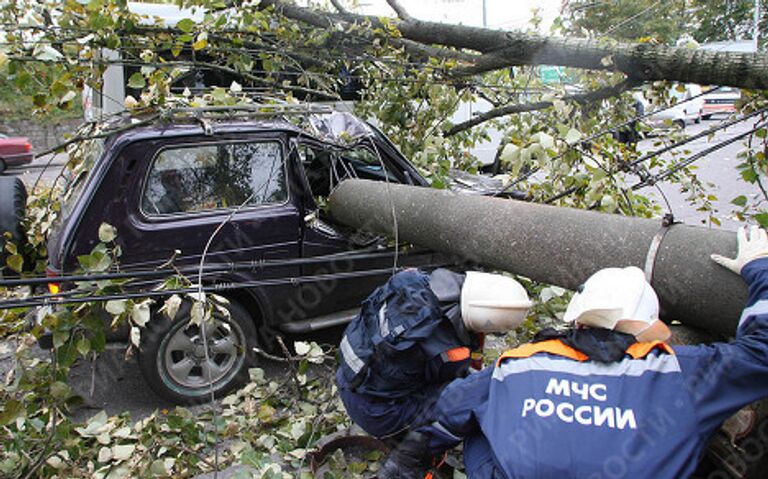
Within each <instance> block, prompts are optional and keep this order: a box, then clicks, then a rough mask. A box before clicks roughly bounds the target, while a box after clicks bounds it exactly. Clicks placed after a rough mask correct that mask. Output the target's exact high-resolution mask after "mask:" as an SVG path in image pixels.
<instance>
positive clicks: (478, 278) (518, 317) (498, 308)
mask: <svg viewBox="0 0 768 479" xmlns="http://www.w3.org/2000/svg"><path fill="white" fill-rule="evenodd" d="M460 303H461V317H462V320H463V321H464V326H465V327H466V328H467V329H468V330H470V331H475V332H478V333H497V332H503V331H509V330H512V329H515V328H516V327H518V326H520V324H521V323H522V322H523V321H524V320H525V318H526V316H527V315H528V310H529V309H530V308H531V306H532V305H533V303H531V301H530V300H529V299H528V293H526V292H525V288H523V286H522V285H521V284H520V283H518V282H517V281H515V280H514V279H512V278H509V277H507V276H502V275H500V274H490V273H481V272H479V271H469V272H468V273H467V278H466V279H465V280H464V285H463V286H462V288H461V299H460Z"/></svg>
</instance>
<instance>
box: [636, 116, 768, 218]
mask: <svg viewBox="0 0 768 479" xmlns="http://www.w3.org/2000/svg"><path fill="white" fill-rule="evenodd" d="M724 119H725V118H724V117H715V118H713V119H710V120H704V121H702V122H701V123H700V124H698V125H696V124H689V125H687V126H686V128H685V133H686V134H687V135H689V136H693V135H695V134H697V133H700V132H702V131H705V130H708V129H710V128H713V127H714V126H716V125H718V124H720V123H722V122H723V121H724ZM754 123H755V122H754V121H752V120H747V121H745V122H741V123H738V124H736V125H734V126H732V127H729V128H727V129H725V130H720V131H718V132H717V133H715V134H714V136H713V137H712V138H708V137H707V136H705V137H703V138H700V139H697V140H694V141H692V142H690V143H688V144H687V145H685V146H684V147H681V148H680V149H678V150H677V151H681V154H680V155H679V156H677V161H679V160H683V159H685V158H688V157H690V156H691V155H694V154H696V153H698V152H700V151H702V150H705V149H707V148H709V147H711V146H712V145H715V144H717V143H719V142H722V141H725V140H727V139H729V138H733V137H735V136H737V135H739V134H741V133H744V132H746V131H748V130H750V129H752V128H753V125H754ZM658 143H659V142H658V140H657V139H654V138H650V139H646V140H643V141H641V142H640V144H639V145H638V147H639V149H640V150H641V151H643V152H650V151H653V150H656V149H658V148H660V146H661V145H659V144H658ZM683 149H685V150H689V152H688V153H682V150H683ZM744 149H745V146H744V141H743V140H739V141H736V142H734V143H732V144H730V145H727V146H725V147H723V148H722V149H720V150H718V151H716V152H713V153H712V154H710V155H707V156H705V157H703V158H701V159H700V160H697V161H696V162H695V163H694V164H695V165H696V166H698V172H697V176H698V177H699V179H700V180H702V182H705V183H706V182H712V183H713V184H714V185H715V186H714V187H713V188H712V189H711V190H710V191H711V193H712V194H713V195H714V196H716V197H717V200H716V201H714V202H713V206H714V208H715V210H716V212H715V213H714V216H715V217H717V218H718V219H719V220H720V221H721V222H722V226H721V227H722V228H723V229H729V230H735V229H736V228H737V227H738V226H739V225H741V224H742V223H741V222H739V221H738V220H737V219H735V217H734V216H733V214H732V211H733V210H734V209H738V208H737V207H735V206H734V205H732V204H731V200H733V198H735V197H737V196H739V195H745V196H747V197H750V198H762V197H763V195H762V192H761V191H760V189H759V187H758V186H757V185H750V184H748V183H746V182H744V181H743V180H742V179H741V176H740V174H739V171H738V169H737V168H736V167H737V165H738V164H739V163H741V162H742V161H743V160H740V159H738V158H737V155H738V153H739V152H740V151H742V150H744ZM662 158H672V153H666V154H664V155H662ZM763 178H764V176H763ZM630 184H634V183H633V182H630ZM659 189H660V190H661V192H663V194H664V195H665V196H666V197H667V200H668V201H669V205H670V207H671V210H672V213H673V214H674V216H675V218H676V219H677V220H679V221H682V222H684V223H686V224H690V225H701V226H711V227H717V225H715V224H712V223H710V222H709V219H708V214H707V213H706V212H702V211H697V205H691V204H690V203H689V202H688V201H687V200H686V198H687V196H688V194H687V193H686V192H683V191H681V189H680V187H679V186H678V185H674V184H671V183H669V182H661V183H659V184H658V189H657V188H655V187H649V188H645V189H643V190H642V192H643V193H645V194H647V195H648V196H649V197H650V198H652V199H653V200H654V201H655V202H657V203H658V204H660V205H662V206H664V208H665V210H667V208H666V203H665V202H664V200H663V198H662V194H661V193H660V192H659Z"/></svg>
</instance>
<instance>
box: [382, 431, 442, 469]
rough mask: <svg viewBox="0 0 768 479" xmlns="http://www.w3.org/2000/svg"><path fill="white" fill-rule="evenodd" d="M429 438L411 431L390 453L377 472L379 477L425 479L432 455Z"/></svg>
mask: <svg viewBox="0 0 768 479" xmlns="http://www.w3.org/2000/svg"><path fill="white" fill-rule="evenodd" d="M428 442H429V438H428V437H427V436H425V435H424V434H421V433H418V432H416V431H411V432H409V433H408V434H407V435H406V436H405V438H404V439H403V441H402V442H401V443H400V444H398V445H397V447H396V448H394V449H393V450H392V452H390V453H389V456H387V459H386V460H385V461H384V465H382V466H381V469H379V472H378V474H377V476H378V478H379V479H423V478H424V475H425V474H426V473H427V469H428V468H429V464H430V462H431V457H430V456H429V454H428V453H427V443H428Z"/></svg>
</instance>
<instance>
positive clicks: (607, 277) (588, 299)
mask: <svg viewBox="0 0 768 479" xmlns="http://www.w3.org/2000/svg"><path fill="white" fill-rule="evenodd" d="M563 319H564V320H565V321H566V322H576V323H578V324H583V325H586V326H592V327H597V328H605V329H617V330H620V331H621V330H622V329H625V328H622V327H617V326H620V325H619V324H618V323H619V322H620V321H621V322H625V321H626V322H627V325H630V324H634V327H633V328H631V329H632V330H631V331H624V332H627V333H631V334H635V335H637V334H640V333H641V332H642V331H644V330H645V329H648V328H649V327H651V326H653V325H654V323H656V322H657V321H658V319H659V299H658V297H657V296H656V292H655V291H654V290H653V288H652V287H651V285H650V284H648V282H647V281H646V280H645V275H644V274H643V272H642V271H641V270H640V268H636V267H634V266H631V267H629V268H605V269H601V270H600V271H598V272H597V273H595V274H593V275H592V276H590V277H589V279H587V281H586V282H585V283H584V284H583V285H582V286H581V287H580V288H579V291H578V292H577V293H576V294H575V295H574V296H573V298H572V299H571V302H570V303H569V304H568V308H567V309H566V311H565V316H564V317H563ZM637 323H640V324H637ZM638 326H639V327H638ZM627 329H630V328H627Z"/></svg>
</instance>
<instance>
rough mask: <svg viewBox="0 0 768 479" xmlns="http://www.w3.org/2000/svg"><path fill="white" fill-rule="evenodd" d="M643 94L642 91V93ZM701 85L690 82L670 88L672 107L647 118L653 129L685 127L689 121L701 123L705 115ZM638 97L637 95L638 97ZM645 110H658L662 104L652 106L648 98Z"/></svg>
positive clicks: (647, 122) (646, 120)
mask: <svg viewBox="0 0 768 479" xmlns="http://www.w3.org/2000/svg"><path fill="white" fill-rule="evenodd" d="M640 95H642V93H640ZM698 95H701V86H699V85H696V84H693V83H688V84H686V85H685V86H684V87H683V86H681V85H675V86H673V87H672V88H670V89H669V102H670V103H671V104H672V106H671V107H669V108H665V109H663V110H661V111H658V112H657V113H654V114H653V115H651V116H649V117H648V118H646V119H645V123H646V124H647V125H648V126H650V127H651V128H652V129H669V128H670V127H672V126H677V127H679V128H685V126H686V125H687V124H688V123H691V122H693V123H701V119H702V118H703V115H704V99H703V98H704V97H703V96H698ZM636 98H637V97H636ZM644 101H645V102H646V105H645V110H646V111H649V110H658V109H660V108H662V107H661V106H651V105H649V104H648V102H647V100H644Z"/></svg>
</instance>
